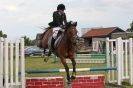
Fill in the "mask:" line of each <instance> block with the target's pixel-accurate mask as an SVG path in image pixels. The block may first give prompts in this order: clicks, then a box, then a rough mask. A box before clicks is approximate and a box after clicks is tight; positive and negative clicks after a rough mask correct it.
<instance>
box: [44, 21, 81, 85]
mask: <svg viewBox="0 0 133 88" xmlns="http://www.w3.org/2000/svg"><path fill="white" fill-rule="evenodd" d="M76 26H77V22H72V21H70V22H68V23H67V25H66V29H65V31H64V35H63V37H62V40H61V42H60V43H59V46H58V47H57V48H55V49H54V50H53V53H54V54H55V55H56V56H57V57H59V58H60V60H61V62H62V64H63V66H64V68H65V71H66V76H67V82H68V84H69V83H71V81H72V80H74V79H75V76H76V62H75V48H76V38H77V32H78V31H77V29H76ZM52 32H53V31H52V28H51V29H48V30H47V32H46V33H45V35H44V36H43V38H42V47H43V48H44V52H45V49H46V48H49V44H48V41H49V38H50V37H51V36H52V34H53V33H52ZM66 58H69V59H70V60H71V62H72V66H73V72H72V76H70V74H69V67H68V65H67V63H66Z"/></svg>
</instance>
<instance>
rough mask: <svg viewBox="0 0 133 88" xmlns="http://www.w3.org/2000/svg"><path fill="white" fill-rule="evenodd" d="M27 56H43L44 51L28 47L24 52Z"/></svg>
mask: <svg viewBox="0 0 133 88" xmlns="http://www.w3.org/2000/svg"><path fill="white" fill-rule="evenodd" d="M24 53H25V56H43V50H42V49H40V48H39V47H36V46H34V47H27V48H26V49H25V51H24Z"/></svg>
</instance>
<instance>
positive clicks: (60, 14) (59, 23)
mask: <svg viewBox="0 0 133 88" xmlns="http://www.w3.org/2000/svg"><path fill="white" fill-rule="evenodd" d="M64 10H65V5H64V4H59V5H58V6H57V11H54V13H53V22H51V23H52V27H53V36H52V41H51V48H52V49H53V48H54V42H55V39H56V38H57V35H58V32H59V31H62V32H63V31H64V29H63V27H64V26H65V25H66V23H67V19H66V14H65V12H64ZM49 25H51V24H49Z"/></svg>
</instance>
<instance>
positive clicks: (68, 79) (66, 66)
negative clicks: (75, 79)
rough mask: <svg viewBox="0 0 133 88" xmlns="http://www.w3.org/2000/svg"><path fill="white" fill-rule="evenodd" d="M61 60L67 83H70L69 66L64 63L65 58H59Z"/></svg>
mask: <svg viewBox="0 0 133 88" xmlns="http://www.w3.org/2000/svg"><path fill="white" fill-rule="evenodd" d="M61 62H62V64H63V65H64V68H65V70H66V75H67V81H68V82H67V83H68V84H70V83H71V78H70V74H69V67H68V65H67V63H66V59H65V58H61Z"/></svg>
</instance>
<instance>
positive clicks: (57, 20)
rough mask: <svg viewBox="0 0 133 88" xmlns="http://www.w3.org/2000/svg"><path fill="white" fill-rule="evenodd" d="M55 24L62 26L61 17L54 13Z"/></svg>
mask: <svg viewBox="0 0 133 88" xmlns="http://www.w3.org/2000/svg"><path fill="white" fill-rule="evenodd" d="M53 22H54V23H55V24H56V25H57V26H60V25H61V24H60V16H59V14H58V13H57V12H54V13H53Z"/></svg>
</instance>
